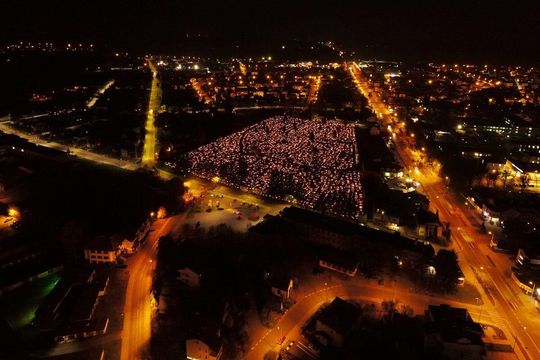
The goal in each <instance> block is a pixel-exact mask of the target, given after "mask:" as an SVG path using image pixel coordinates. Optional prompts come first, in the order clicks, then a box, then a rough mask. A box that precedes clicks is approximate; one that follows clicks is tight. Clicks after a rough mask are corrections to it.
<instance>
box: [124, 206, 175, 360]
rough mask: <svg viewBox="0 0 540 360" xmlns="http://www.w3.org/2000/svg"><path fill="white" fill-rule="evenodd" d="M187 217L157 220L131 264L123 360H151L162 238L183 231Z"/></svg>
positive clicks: (129, 261)
mask: <svg viewBox="0 0 540 360" xmlns="http://www.w3.org/2000/svg"><path fill="white" fill-rule="evenodd" d="M184 216H185V214H183V215H178V216H175V217H170V218H167V219H162V220H156V222H155V223H154V224H153V226H152V229H151V230H150V233H149V234H148V236H147V240H146V244H145V245H144V246H143V247H142V248H141V249H140V250H139V251H138V252H137V253H136V254H135V255H133V256H132V257H131V258H130V259H129V260H128V262H127V264H128V269H129V280H128V286H127V290H126V303H125V305H124V326H123V330H122V351H121V357H120V358H121V360H133V359H149V358H150V354H149V344H150V337H151V335H152V331H151V324H152V311H155V308H156V304H155V302H154V298H153V294H152V278H153V274H154V267H155V265H156V256H157V247H158V242H159V238H160V237H161V236H165V235H168V234H170V233H172V232H176V231H179V229H180V226H179V224H181V222H182V220H183V219H184Z"/></svg>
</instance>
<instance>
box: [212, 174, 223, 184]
mask: <svg viewBox="0 0 540 360" xmlns="http://www.w3.org/2000/svg"><path fill="white" fill-rule="evenodd" d="M220 181H221V179H220V178H219V177H218V176H214V177H213V178H212V182H213V183H216V184H217V183H218V182H220Z"/></svg>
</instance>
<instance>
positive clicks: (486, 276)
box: [349, 64, 540, 359]
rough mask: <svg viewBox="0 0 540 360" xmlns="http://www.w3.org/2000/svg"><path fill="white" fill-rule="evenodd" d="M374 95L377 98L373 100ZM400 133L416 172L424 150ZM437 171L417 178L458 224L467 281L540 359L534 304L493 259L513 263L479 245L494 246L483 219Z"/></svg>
mask: <svg viewBox="0 0 540 360" xmlns="http://www.w3.org/2000/svg"><path fill="white" fill-rule="evenodd" d="M349 70H350V72H351V75H352V76H353V78H354V80H355V83H356V85H357V86H358V89H359V91H360V92H361V93H362V94H363V95H364V96H365V97H366V99H368V101H369V103H370V106H371V108H372V110H373V111H374V112H375V113H376V114H377V115H378V118H379V119H380V120H381V122H382V124H383V125H384V126H386V125H390V126H394V127H398V128H399V126H400V121H399V119H397V117H396V116H395V115H394V114H392V111H391V109H390V108H389V107H387V106H386V104H384V103H383V102H382V101H381V100H380V94H378V93H377V91H376V90H375V89H371V88H369V84H368V82H367V81H365V80H363V79H362V75H361V70H360V68H359V67H358V66H357V65H356V64H353V65H351V66H350V67H349ZM370 93H371V96H368V94H370ZM395 134H397V135H399V136H397V135H393V138H394V139H395V144H396V151H397V154H398V155H399V157H400V158H401V161H402V162H403V164H404V166H405V167H407V168H409V169H414V168H415V167H416V165H415V162H414V161H415V160H416V161H418V156H417V154H418V152H417V151H415V150H414V149H412V148H411V146H410V145H409V144H411V143H413V142H414V135H413V134H409V135H407V134H406V132H403V131H401V132H396V133H395ZM420 164H421V162H420ZM437 170H438V169H433V168H431V167H429V166H426V168H422V169H419V170H418V171H415V176H416V177H417V178H418V180H419V181H420V182H421V184H422V189H423V191H424V193H425V194H426V195H427V196H428V197H429V199H430V203H431V206H432V208H434V209H437V210H439V215H440V219H441V221H442V222H450V223H451V225H452V226H451V228H452V239H453V246H454V248H455V250H456V252H457V253H458V256H459V260H460V263H461V267H462V268H463V270H464V272H465V274H466V277H467V281H468V282H472V283H474V284H475V285H477V287H478V288H479V290H481V293H482V294H484V296H483V300H484V303H485V304H486V307H488V308H490V309H491V311H494V312H497V313H498V315H499V316H500V317H501V318H503V319H505V324H506V326H505V328H506V329H507V330H509V332H510V334H511V335H512V336H515V337H517V349H518V350H521V352H522V354H520V351H518V352H517V354H518V355H522V356H521V357H522V358H528V359H540V349H539V348H538V346H537V344H536V339H537V338H538V329H539V327H540V324H539V323H538V320H537V318H538V313H536V311H535V310H534V307H533V306H532V304H531V302H530V301H522V299H523V296H522V294H521V291H520V290H519V289H517V287H516V286H515V285H514V284H512V283H511V281H510V279H509V277H508V276H505V275H504V274H503V272H504V271H506V270H508V267H506V268H504V267H503V268H502V269H501V268H500V267H497V266H496V265H495V262H494V261H493V259H497V262H499V263H501V262H502V263H503V264H508V265H507V266H509V261H508V259H501V257H504V255H501V254H496V253H493V252H489V250H488V253H486V252H483V249H485V248H486V247H485V246H481V247H479V245H481V244H485V243H486V242H489V238H488V236H487V235H481V234H479V233H478V229H479V225H480V222H479V221H478V223H475V221H474V220H473V221H471V219H475V218H477V215H475V214H474V213H471V211H470V210H469V209H467V208H466V206H465V204H464V201H463V200H460V199H459V197H457V196H456V195H455V194H453V193H451V192H449V191H448V190H447V187H446V185H445V183H444V181H443V180H442V179H441V178H440V177H439V176H438V175H437ZM473 237H474V238H473ZM480 283H482V285H480ZM488 300H489V301H488ZM507 332H508V331H507Z"/></svg>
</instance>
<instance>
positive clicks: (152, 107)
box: [141, 59, 161, 168]
mask: <svg viewBox="0 0 540 360" xmlns="http://www.w3.org/2000/svg"><path fill="white" fill-rule="evenodd" d="M147 63H148V67H149V68H150V70H151V71H152V84H151V87H150V99H149V100H148V112H147V115H146V124H145V126H144V129H145V131H146V134H145V135H144V147H143V154H142V160H141V163H142V165H143V166H146V167H149V168H153V167H154V166H155V165H156V147H157V145H156V144H157V129H156V125H155V121H156V114H157V112H158V111H159V107H160V105H161V84H160V80H159V79H158V71H157V69H156V67H155V66H154V64H153V63H152V61H151V60H150V59H148V60H147Z"/></svg>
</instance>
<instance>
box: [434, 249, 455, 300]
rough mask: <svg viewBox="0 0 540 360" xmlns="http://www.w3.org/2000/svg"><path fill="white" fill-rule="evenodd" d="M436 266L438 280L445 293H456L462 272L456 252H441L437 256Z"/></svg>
mask: <svg viewBox="0 0 540 360" xmlns="http://www.w3.org/2000/svg"><path fill="white" fill-rule="evenodd" d="M434 266H435V270H436V271H437V275H436V276H437V280H438V282H439V284H440V285H441V287H442V288H443V289H444V291H446V292H452V291H454V290H455V288H456V284H457V279H458V277H459V275H460V271H461V269H460V268H459V265H458V260H457V255H456V252H455V251H454V250H444V249H442V250H439V252H438V253H437V255H435V259H434Z"/></svg>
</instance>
